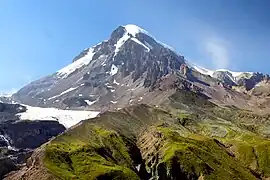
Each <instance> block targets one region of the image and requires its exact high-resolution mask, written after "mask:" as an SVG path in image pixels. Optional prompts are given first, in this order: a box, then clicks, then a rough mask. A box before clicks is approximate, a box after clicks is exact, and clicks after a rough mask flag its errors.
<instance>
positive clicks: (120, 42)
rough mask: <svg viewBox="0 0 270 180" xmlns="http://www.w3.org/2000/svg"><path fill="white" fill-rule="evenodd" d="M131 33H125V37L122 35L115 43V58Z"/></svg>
mask: <svg viewBox="0 0 270 180" xmlns="http://www.w3.org/2000/svg"><path fill="white" fill-rule="evenodd" d="M129 38H130V37H129V35H128V33H125V34H124V35H123V37H121V38H120V39H119V40H118V41H117V42H116V44H115V45H114V46H115V50H114V55H113V60H114V58H115V56H116V55H117V53H118V52H119V51H120V48H121V47H122V46H123V45H124V44H125V42H126V41H127V40H128V39H129Z"/></svg>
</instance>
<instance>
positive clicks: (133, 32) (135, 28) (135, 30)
mask: <svg viewBox="0 0 270 180" xmlns="http://www.w3.org/2000/svg"><path fill="white" fill-rule="evenodd" d="M122 27H124V28H125V30H126V31H127V32H128V33H129V34H131V35H132V36H133V37H136V35H137V34H138V33H143V34H146V35H148V36H151V35H150V34H149V33H148V32H147V31H146V30H144V29H142V28H140V27H139V26H137V25H134V24H127V25H125V26H122Z"/></svg>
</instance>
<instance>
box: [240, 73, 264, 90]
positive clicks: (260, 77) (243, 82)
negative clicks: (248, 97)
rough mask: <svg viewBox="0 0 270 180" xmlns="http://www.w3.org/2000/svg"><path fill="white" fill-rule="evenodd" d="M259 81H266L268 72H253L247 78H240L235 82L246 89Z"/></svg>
mask: <svg viewBox="0 0 270 180" xmlns="http://www.w3.org/2000/svg"><path fill="white" fill-rule="evenodd" d="M261 81H265V82H268V81H269V75H268V74H262V73H254V74H253V75H252V76H251V77H249V78H245V77H243V78H240V79H239V80H238V81H237V83H238V85H239V86H244V87H245V88H246V90H247V91H249V90H251V89H252V88H254V87H255V85H256V84H257V83H259V82H261Z"/></svg>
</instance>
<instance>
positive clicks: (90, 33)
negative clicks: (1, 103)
mask: <svg viewBox="0 0 270 180" xmlns="http://www.w3.org/2000/svg"><path fill="white" fill-rule="evenodd" d="M269 9H270V1H269V0H257V1H256V0H255V1H254V0H223V1H221V0H166V1H165V0H147V1H145V0H130V1H125V0H113V1H112V0H97V1H94V0H92V1H91V0H76V1H74V0H57V1H56V0H40V1H37V0H24V1H22V0H0V82H1V83H0V92H3V91H6V92H8V91H12V90H14V89H18V88H20V87H21V86H23V85H24V84H26V83H28V82H30V81H32V80H36V79H38V78H40V77H42V76H46V75H49V74H51V73H54V72H55V71H57V70H58V69H61V68H62V67H64V66H65V65H67V64H69V63H70V62H71V61H72V59H73V57H74V56H76V55H77V54H78V53H79V52H80V51H81V50H83V49H84V48H87V47H90V46H92V45H94V44H96V43H98V42H100V41H102V40H105V39H108V37H109V36H110V34H111V32H112V31H113V30H114V29H115V28H116V27H117V26H119V25H125V24H137V25H139V26H140V27H142V28H144V29H146V30H147V31H148V32H150V33H151V34H152V35H153V36H154V37H155V38H157V39H159V40H160V41H162V42H164V43H166V44H168V45H170V46H172V47H173V48H174V49H175V50H176V51H177V52H179V53H181V54H183V55H184V56H185V57H186V58H187V59H188V60H189V61H191V62H193V63H196V64H199V65H201V66H204V67H207V68H210V69H216V68H228V69H231V70H234V71H260V72H264V73H270V68H269V67H270V12H269Z"/></svg>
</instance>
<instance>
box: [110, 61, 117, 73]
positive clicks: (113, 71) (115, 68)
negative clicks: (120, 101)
mask: <svg viewBox="0 0 270 180" xmlns="http://www.w3.org/2000/svg"><path fill="white" fill-rule="evenodd" d="M117 72H118V67H116V66H115V65H114V64H112V67H111V72H110V75H111V76H113V75H115V74H117Z"/></svg>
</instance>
